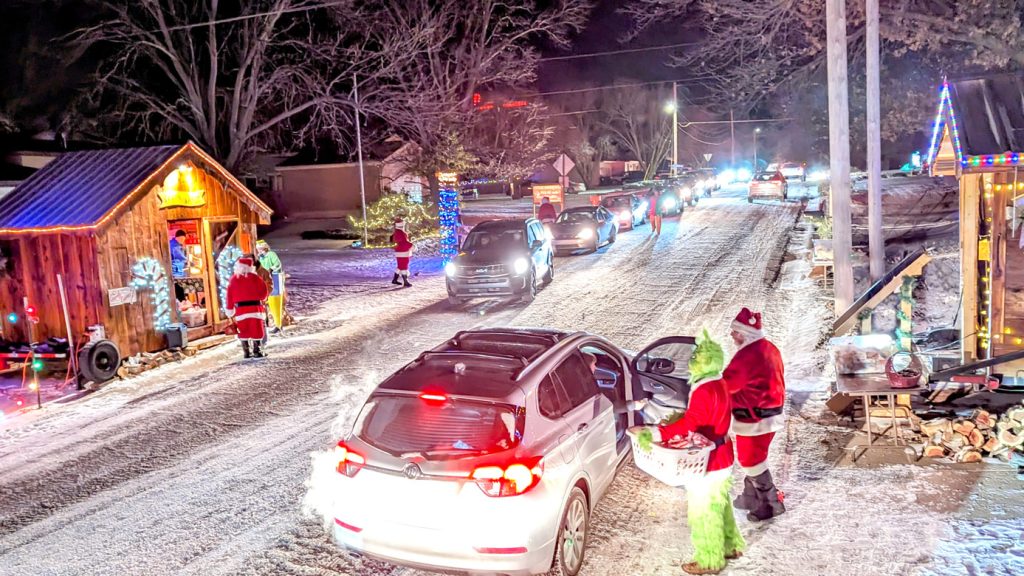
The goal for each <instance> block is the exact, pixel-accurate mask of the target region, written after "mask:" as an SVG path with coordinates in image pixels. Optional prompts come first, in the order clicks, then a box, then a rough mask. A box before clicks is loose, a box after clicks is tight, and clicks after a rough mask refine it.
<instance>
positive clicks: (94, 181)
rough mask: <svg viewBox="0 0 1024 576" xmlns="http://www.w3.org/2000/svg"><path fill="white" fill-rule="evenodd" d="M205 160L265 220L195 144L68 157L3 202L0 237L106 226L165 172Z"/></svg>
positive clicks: (256, 204) (258, 206)
mask: <svg viewBox="0 0 1024 576" xmlns="http://www.w3.org/2000/svg"><path fill="white" fill-rule="evenodd" d="M190 159H194V160H199V161H201V162H202V164H203V165H204V166H206V167H207V168H209V169H210V170H212V171H213V172H215V173H216V175H217V176H220V177H222V178H224V179H225V180H227V181H229V183H230V186H228V187H227V188H230V189H231V190H233V191H234V192H235V193H236V194H237V195H238V196H239V197H240V198H241V199H242V201H243V202H245V203H246V204H247V205H248V206H249V207H250V208H251V209H252V210H253V211H254V212H256V213H258V214H259V215H260V219H261V220H263V221H265V222H269V219H270V214H271V212H272V211H271V209H270V207H268V206H267V205H266V204H264V203H263V202H262V201H261V200H260V199H259V198H257V197H256V195H255V194H253V193H252V192H251V191H250V190H249V189H247V188H246V187H245V185H244V184H242V183H241V182H239V181H238V179H237V178H235V177H234V176H233V175H231V173H230V172H228V171H227V170H226V169H225V168H223V167H222V166H221V165H220V164H219V163H217V162H216V161H215V160H213V158H211V157H210V156H209V155H208V154H206V153H205V152H203V150H202V149H201V148H199V147H198V146H196V145H195V144H194V143H192V142H189V143H187V144H184V145H174V146H151V147H146V148H119V149H108V150H88V151H82V152H67V153H65V154H62V155H61V156H60V157H58V158H57V159H56V160H54V161H52V162H50V163H49V164H47V165H46V166H44V167H43V168H42V169H40V170H39V171H37V172H36V173H34V174H32V175H31V176H30V177H29V178H28V179H27V180H25V181H24V182H22V183H21V184H20V185H19V186H18V187H17V188H15V189H14V190H13V191H12V192H11V193H10V194H9V195H7V196H6V197H4V198H3V199H2V200H0V233H11V232H40V233H45V232H64V231H78V230H90V229H96V228H99V227H101V226H102V225H103V224H104V223H105V222H106V221H107V220H109V219H110V217H111V216H113V215H114V214H116V213H117V212H118V211H119V210H120V209H121V208H123V207H125V206H127V205H128V204H130V203H131V202H132V201H133V200H135V199H138V198H139V197H140V196H141V195H144V194H146V193H147V192H148V189H149V188H150V187H152V186H153V185H154V184H155V183H156V181H157V179H158V178H159V177H161V174H162V173H163V172H164V170H165V168H168V167H169V166H172V165H174V164H175V163H179V162H183V161H185V160H190Z"/></svg>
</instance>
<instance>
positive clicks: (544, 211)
mask: <svg viewBox="0 0 1024 576" xmlns="http://www.w3.org/2000/svg"><path fill="white" fill-rule="evenodd" d="M555 218H558V212H557V211H556V210H555V205H554V204H551V203H550V202H549V203H547V204H541V205H540V208H538V209H537V219H538V220H540V221H541V222H545V221H547V220H554V219H555Z"/></svg>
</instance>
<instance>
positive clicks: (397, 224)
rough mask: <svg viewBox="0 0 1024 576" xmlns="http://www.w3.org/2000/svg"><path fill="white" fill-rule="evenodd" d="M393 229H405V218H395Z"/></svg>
mask: <svg viewBox="0 0 1024 576" xmlns="http://www.w3.org/2000/svg"><path fill="white" fill-rule="evenodd" d="M395 230H405V220H402V219H401V218H395Z"/></svg>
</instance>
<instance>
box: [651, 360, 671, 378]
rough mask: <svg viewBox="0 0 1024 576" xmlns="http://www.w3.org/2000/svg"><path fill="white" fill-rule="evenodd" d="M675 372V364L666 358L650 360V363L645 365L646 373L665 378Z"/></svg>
mask: <svg viewBox="0 0 1024 576" xmlns="http://www.w3.org/2000/svg"><path fill="white" fill-rule="evenodd" d="M675 371H676V363H675V362H673V361H671V360H669V359H668V358H651V361H650V362H649V363H648V365H647V372H650V373H651V374H657V375H659V376H666V375H668V374H671V373H673V372H675Z"/></svg>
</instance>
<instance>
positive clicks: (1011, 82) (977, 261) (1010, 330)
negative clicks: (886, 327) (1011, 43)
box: [927, 72, 1024, 377]
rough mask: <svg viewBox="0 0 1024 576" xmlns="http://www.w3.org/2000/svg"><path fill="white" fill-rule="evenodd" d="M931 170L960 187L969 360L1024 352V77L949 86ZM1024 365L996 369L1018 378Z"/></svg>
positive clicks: (942, 97) (944, 90)
mask: <svg viewBox="0 0 1024 576" xmlns="http://www.w3.org/2000/svg"><path fill="white" fill-rule="evenodd" d="M938 96H939V102H938V113H937V115H936V118H935V122H934V125H933V126H932V137H931V146H930V149H929V152H928V157H927V161H928V165H929V167H930V170H931V173H932V174H933V175H950V176H956V178H957V179H958V182H959V189H960V210H959V212H960V259H961V264H960V266H961V274H960V275H961V287H962V291H963V295H962V303H961V310H960V317H961V318H962V329H961V331H962V337H963V344H962V345H963V355H964V359H965V360H972V359H987V358H994V357H996V356H1000V355H1004V354H1007V353H1011V352H1015V351H1021V350H1024V235H1022V229H1021V222H1022V219H1024V106H1022V105H1021V103H1022V102H1024V73H1019V72H1018V73H1010V74H1002V75H997V76H988V77H983V78H972V79H965V80H958V81H949V82H945V83H943V85H942V88H941V89H940V91H939V94H938ZM1019 369H1024V364H1022V363H1021V362H1019V361H1018V362H1014V363H1006V364H1002V365H997V366H995V367H994V368H993V371H994V372H996V373H1000V374H1004V375H1006V376H1010V377H1013V376H1014V375H1015V374H1016V372H1017V370H1019Z"/></svg>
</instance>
